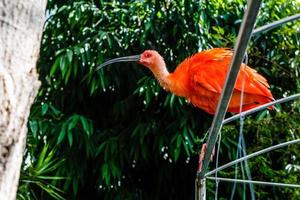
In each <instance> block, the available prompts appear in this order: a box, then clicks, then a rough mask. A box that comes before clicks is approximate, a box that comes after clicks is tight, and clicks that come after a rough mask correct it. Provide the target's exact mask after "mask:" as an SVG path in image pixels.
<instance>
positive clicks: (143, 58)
mask: <svg viewBox="0 0 300 200" xmlns="http://www.w3.org/2000/svg"><path fill="white" fill-rule="evenodd" d="M231 59H232V50H230V49H228V48H213V49H210V50H206V51H202V52H199V53H196V54H194V55H192V56H191V57H189V58H186V59H185V60H184V61H183V62H182V63H180V64H179V65H178V67H177V68H176V69H175V71H174V72H173V73H169V71H168V70H167V67H166V64H165V62H164V59H163V57H162V56H161V55H160V54H159V53H158V52H157V51H154V50H146V51H144V52H143V53H142V54H140V55H135V56H127V57H121V58H115V59H112V60H109V61H107V62H105V63H103V64H102V65H100V66H99V67H98V68H97V69H96V70H98V69H100V68H102V67H104V66H106V65H109V64H112V63H116V62H129V61H135V62H138V63H140V64H142V65H144V66H145V67H147V68H149V69H150V70H151V71H152V73H153V74H154V76H155V77H156V79H157V80H158V82H159V84H160V85H161V86H162V87H163V88H164V89H166V90H168V91H170V92H171V93H173V94H175V95H177V96H181V97H185V98H187V99H188V101H189V102H191V103H192V104H193V105H195V106H196V107H198V108H200V109H202V110H204V111H206V112H207V113H209V114H214V113H215V112H216V108H217V104H218V100H219V97H220V94H221V91H222V88H223V85H224V82H225V78H226V73H227V71H228V69H229V64H230V61H231ZM243 79H244V88H243ZM269 88H270V86H269V84H268V82H267V80H266V79H265V78H264V77H263V76H262V75H260V74H259V73H257V71H256V70H254V69H252V68H250V67H249V66H247V65H246V64H242V65H241V68H240V71H239V74H238V77H237V81H236V84H235V86H234V90H233V93H232V96H231V100H230V103H229V106H228V109H227V112H234V113H238V112H239V109H240V98H241V93H242V89H244V97H243V103H242V104H243V106H242V111H245V110H249V109H251V108H254V107H256V106H259V105H262V104H265V103H268V102H270V101H272V100H273V99H274V98H273V96H272V93H271V92H270V90H269Z"/></svg>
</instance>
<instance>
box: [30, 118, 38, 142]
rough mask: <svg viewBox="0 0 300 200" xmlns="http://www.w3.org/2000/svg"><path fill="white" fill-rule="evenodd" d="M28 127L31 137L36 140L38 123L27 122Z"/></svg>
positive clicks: (34, 121)
mask: <svg viewBox="0 0 300 200" xmlns="http://www.w3.org/2000/svg"><path fill="white" fill-rule="evenodd" d="M29 127H30V130H31V132H32V134H33V137H35V138H36V136H37V130H38V123H37V121H36V120H30V121H29Z"/></svg>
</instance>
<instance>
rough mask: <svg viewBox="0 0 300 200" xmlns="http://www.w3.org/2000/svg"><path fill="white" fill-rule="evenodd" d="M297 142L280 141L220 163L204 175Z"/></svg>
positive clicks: (298, 140) (297, 140)
mask: <svg viewBox="0 0 300 200" xmlns="http://www.w3.org/2000/svg"><path fill="white" fill-rule="evenodd" d="M298 142H300V139H296V140H291V141H287V142H284V143H280V144H277V145H274V146H271V147H268V148H265V149H262V150H260V151H257V152H254V153H252V154H249V155H247V156H244V157H241V158H239V159H237V160H234V161H231V162H229V163H227V164H225V165H222V166H220V167H218V168H216V169H214V170H212V171H210V172H208V173H207V174H205V177H207V176H210V175H212V174H214V173H216V172H218V171H221V170H223V169H226V168H228V167H231V166H232V165H234V164H236V163H239V162H242V161H244V160H248V159H250V158H253V157H255V156H258V155H260V154H263V153H267V152H269V151H272V150H275V149H278V148H281V147H284V146H287V145H291V144H295V143H298Z"/></svg>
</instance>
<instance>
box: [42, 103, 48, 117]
mask: <svg viewBox="0 0 300 200" xmlns="http://www.w3.org/2000/svg"><path fill="white" fill-rule="evenodd" d="M48 108H49V106H48V104H46V103H44V104H43V105H42V115H45V114H46V113H47V111H48Z"/></svg>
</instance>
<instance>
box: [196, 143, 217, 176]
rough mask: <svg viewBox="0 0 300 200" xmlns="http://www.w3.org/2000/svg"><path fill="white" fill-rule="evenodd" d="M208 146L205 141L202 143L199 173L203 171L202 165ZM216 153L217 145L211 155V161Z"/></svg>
mask: <svg viewBox="0 0 300 200" xmlns="http://www.w3.org/2000/svg"><path fill="white" fill-rule="evenodd" d="M206 148H207V145H206V143H204V144H203V145H202V148H201V152H200V154H199V160H198V173H200V172H201V171H202V165H203V160H204V156H205V153H206ZM214 155H215V147H214V148H213V151H212V153H211V155H210V158H209V160H210V161H213V158H214Z"/></svg>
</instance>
